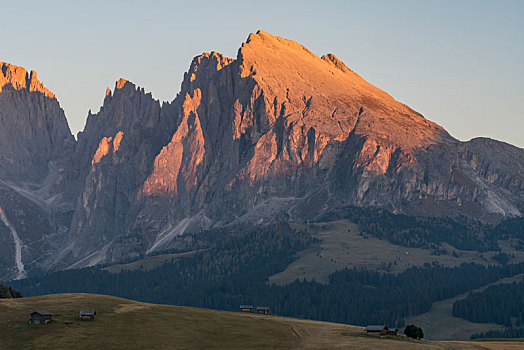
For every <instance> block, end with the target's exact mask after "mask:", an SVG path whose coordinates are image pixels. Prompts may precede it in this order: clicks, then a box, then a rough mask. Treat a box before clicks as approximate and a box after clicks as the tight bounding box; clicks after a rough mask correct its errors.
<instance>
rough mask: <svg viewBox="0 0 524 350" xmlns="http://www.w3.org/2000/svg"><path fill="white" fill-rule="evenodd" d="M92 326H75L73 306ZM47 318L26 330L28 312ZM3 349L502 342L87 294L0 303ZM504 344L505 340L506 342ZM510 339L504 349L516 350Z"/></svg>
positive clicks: (484, 345)
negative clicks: (378, 333)
mask: <svg viewBox="0 0 524 350" xmlns="http://www.w3.org/2000/svg"><path fill="white" fill-rule="evenodd" d="M90 308H92V309H95V310H96V311H97V316H96V320H95V321H79V320H78V312H79V310H80V309H90ZM34 310H46V311H51V312H53V313H54V314H55V316H54V317H53V321H52V322H51V323H49V324H48V325H45V326H29V325H28V319H29V314H30V312H31V311H34ZM0 341H1V342H0V348H1V349H2V350H3V349H9V350H11V349H93V348H95V349H392V350H395V349H494V350H498V349H503V348H504V344H506V342H504V343H503V342H475V343H473V342H430V341H427V340H412V339H407V338H405V337H397V338H375V337H368V336H366V335H364V332H363V328H362V327H356V326H350V325H344V324H336V323H329V322H318V321H310V320H301V319H294V318H286V317H279V316H271V315H269V316H266V315H256V314H247V313H235V312H224V311H215V310H206V309H198V308H190V307H179V306H167V305H156V304H147V303H140V302H135V301H130V300H126V299H121V298H116V297H111V296H105V295H93V294H55V295H46V296H39V297H31V298H22V299H2V300H0ZM508 343H509V342H508ZM522 345H523V343H514V342H512V343H511V344H510V345H509V346H510V347H508V349H517V348H522V347H521V346H522Z"/></svg>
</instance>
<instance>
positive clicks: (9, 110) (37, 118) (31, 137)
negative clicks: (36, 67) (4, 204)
mask: <svg viewBox="0 0 524 350" xmlns="http://www.w3.org/2000/svg"><path fill="white" fill-rule="evenodd" d="M73 146H74V138H73V135H72V134H71V131H70V130H69V126H68V124H67V120H66V117H65V115H64V111H63V110H62V108H60V105H59V104H58V101H57V100H56V98H55V95H54V94H53V93H52V92H50V91H49V90H47V89H46V88H45V87H44V85H43V84H42V83H41V82H39V81H38V79H37V76H36V72H34V71H31V73H30V74H28V73H27V71H26V70H25V69H24V68H22V67H17V66H14V65H12V64H8V63H3V62H2V63H0V177H4V178H6V177H8V178H16V179H20V178H21V177H23V178H28V179H33V180H34V179H39V178H41V177H42V176H43V175H45V174H46V173H47V172H48V163H49V161H51V160H53V159H55V158H57V157H59V156H60V155H63V154H64V153H66V152H69V151H70V150H71V148H72V147H73Z"/></svg>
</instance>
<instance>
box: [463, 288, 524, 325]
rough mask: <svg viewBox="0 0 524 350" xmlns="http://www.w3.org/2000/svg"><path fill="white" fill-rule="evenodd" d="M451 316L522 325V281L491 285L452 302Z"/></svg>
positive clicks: (523, 291)
mask: <svg viewBox="0 0 524 350" xmlns="http://www.w3.org/2000/svg"><path fill="white" fill-rule="evenodd" d="M453 316H456V317H460V318H465V319H466V320H469V321H471V322H479V323H497V324H500V325H503V326H506V327H509V328H511V327H517V328H518V327H524V282H518V283H517V282H513V283H506V284H499V285H495V286H491V287H489V288H487V289H486V290H484V291H482V292H480V293H473V294H470V295H469V296H468V297H467V298H466V299H463V300H459V301H457V302H455V303H454V304H453Z"/></svg>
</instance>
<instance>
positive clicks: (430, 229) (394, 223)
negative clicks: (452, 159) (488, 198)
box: [322, 206, 524, 252]
mask: <svg viewBox="0 0 524 350" xmlns="http://www.w3.org/2000/svg"><path fill="white" fill-rule="evenodd" d="M341 218H344V219H349V220H351V221H353V222H355V223H357V224H358V225H359V227H360V230H361V231H362V232H363V233H365V234H368V235H371V236H375V237H378V238H384V239H387V240H388V241H390V242H392V243H394V244H399V245H403V246H407V247H419V248H429V249H438V246H439V245H441V244H442V243H448V244H450V245H452V246H454V247H456V248H458V249H461V250H476V251H479V252H485V251H488V250H499V249H500V246H499V243H498V241H499V240H505V239H509V238H513V239H515V240H516V244H515V248H516V249H519V250H524V218H521V217H520V218H511V219H506V220H504V221H501V222H500V223H498V224H496V225H490V224H486V223H481V222H480V221H477V220H472V219H470V218H466V217H464V216H460V217H456V218H450V217H426V216H410V215H404V214H393V213H391V212H389V211H387V210H377V209H370V208H361V207H354V206H350V207H347V208H344V209H340V210H337V211H336V212H330V213H328V214H326V215H324V216H323V217H322V220H325V221H329V220H333V219H341Z"/></svg>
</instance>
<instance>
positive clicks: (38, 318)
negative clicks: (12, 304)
mask: <svg viewBox="0 0 524 350" xmlns="http://www.w3.org/2000/svg"><path fill="white" fill-rule="evenodd" d="M52 317H53V314H51V313H50V312H48V311H33V312H32V313H31V319H30V320H29V324H47V323H49V322H50V321H51V318H52Z"/></svg>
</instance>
